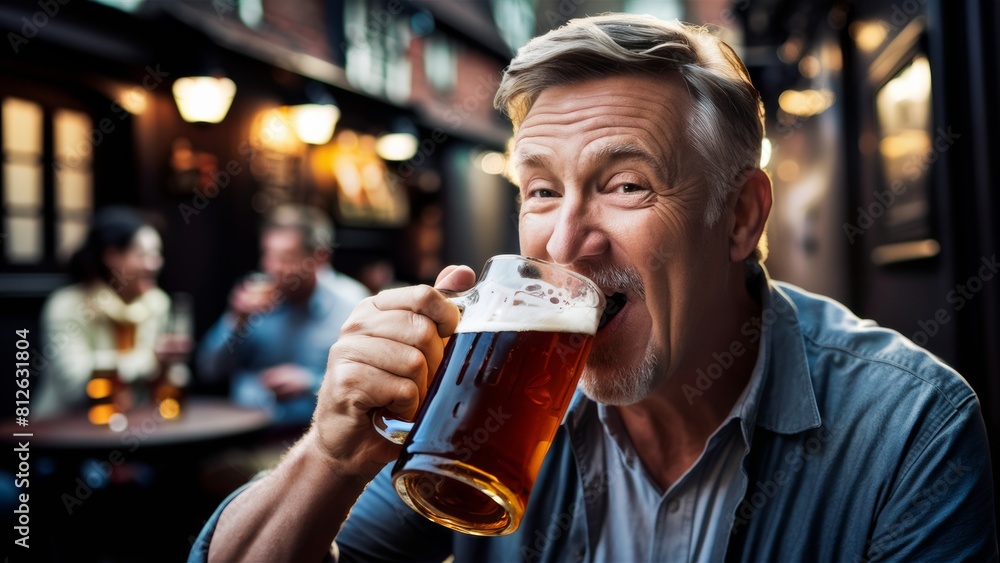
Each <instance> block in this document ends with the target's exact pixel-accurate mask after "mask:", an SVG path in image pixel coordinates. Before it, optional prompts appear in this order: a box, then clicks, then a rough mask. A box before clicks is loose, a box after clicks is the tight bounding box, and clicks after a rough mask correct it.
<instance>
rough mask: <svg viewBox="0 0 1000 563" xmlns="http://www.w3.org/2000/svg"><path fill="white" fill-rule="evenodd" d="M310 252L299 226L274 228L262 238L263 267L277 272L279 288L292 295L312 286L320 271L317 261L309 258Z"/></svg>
mask: <svg viewBox="0 0 1000 563" xmlns="http://www.w3.org/2000/svg"><path fill="white" fill-rule="evenodd" d="M307 258H309V254H308V253H307V252H306V249H305V245H304V244H303V241H302V234H301V233H299V231H297V230H295V229H271V230H268V231H266V232H265V233H264V236H263V238H262V240H261V268H262V269H263V270H264V271H265V272H267V273H268V274H271V275H272V276H274V280H275V282H276V283H277V285H278V288H279V289H280V290H281V291H283V292H285V293H287V294H291V295H296V294H298V293H299V292H301V291H303V290H304V289H306V288H308V289H309V290H310V291H311V290H312V280H313V277H314V276H315V275H316V271H315V263H312V264H311V265H312V267H308V266H309V265H310V264H309V263H308V262H307Z"/></svg>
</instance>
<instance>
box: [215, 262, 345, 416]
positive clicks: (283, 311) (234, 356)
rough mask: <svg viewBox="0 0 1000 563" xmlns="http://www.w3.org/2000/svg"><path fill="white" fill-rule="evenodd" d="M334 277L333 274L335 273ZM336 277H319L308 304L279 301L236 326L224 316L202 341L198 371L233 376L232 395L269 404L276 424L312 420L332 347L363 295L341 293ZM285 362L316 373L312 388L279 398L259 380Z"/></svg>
mask: <svg viewBox="0 0 1000 563" xmlns="http://www.w3.org/2000/svg"><path fill="white" fill-rule="evenodd" d="M331 275H332V272H331ZM332 280H333V278H332V277H327V276H320V275H317V283H316V289H315V290H313V293H312V295H311V296H310V297H309V299H308V300H306V301H304V302H292V301H289V300H287V299H281V298H279V299H278V300H276V301H275V303H274V306H273V308H271V309H270V310H268V311H265V312H264V313H263V314H260V315H251V316H250V318H249V319H248V320H247V322H246V323H245V324H244V326H242V327H240V328H236V327H235V325H234V323H233V320H232V319H231V318H229V316H228V315H226V316H223V317H222V318H221V319H219V321H218V322H217V323H216V324H215V325H214V326H213V327H212V328H211V329H210V330H209V331H208V333H207V334H206V335H205V337H204V338H203V339H202V342H201V345H200V347H199V351H198V358H197V359H198V363H197V366H198V374H199V376H200V377H202V378H203V379H205V380H206V381H219V380H221V379H223V378H225V377H229V379H230V398H231V399H232V400H233V401H234V402H235V403H237V404H239V405H243V406H246V407H251V408H264V409H267V410H269V411H270V412H271V415H272V420H274V421H275V422H276V423H285V422H289V423H308V422H309V420H310V419H311V418H312V412H313V410H314V409H315V407H316V395H315V393H316V391H318V390H319V387H320V384H321V383H322V382H323V375H324V373H325V372H326V360H327V356H328V355H329V352H330V346H332V345H333V343H334V342H336V341H337V337H338V336H339V335H340V328H341V326H342V325H343V324H344V321H346V320H347V317H348V316H350V314H351V312H352V311H353V310H354V307H355V306H356V305H357V303H358V301H360V299H361V295H360V294H356V295H352V296H351V297H345V296H344V295H343V294H342V293H340V292H338V291H337V287H336V286H335V285H334V283H333V281H332ZM281 364H296V365H298V366H300V367H302V368H304V369H305V370H306V371H307V372H308V373H309V375H310V377H311V392H310V393H308V394H307V395H305V396H300V397H296V398H293V399H289V400H285V401H280V402H279V401H276V400H275V398H274V395H273V394H272V393H271V392H270V391H269V390H268V389H266V388H265V387H264V386H262V385H261V384H260V382H259V379H258V377H259V375H260V373H261V372H262V371H263V370H265V369H267V368H270V367H274V366H277V365H281Z"/></svg>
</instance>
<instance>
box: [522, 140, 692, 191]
mask: <svg viewBox="0 0 1000 563" xmlns="http://www.w3.org/2000/svg"><path fill="white" fill-rule="evenodd" d="M593 158H594V160H596V161H597V162H599V163H609V162H611V163H613V162H619V161H624V160H637V161H640V162H642V163H643V164H645V165H646V166H647V167H649V168H651V169H652V170H653V172H654V173H655V174H656V175H657V176H659V177H660V178H662V179H664V180H665V181H667V182H668V183H671V181H672V179H673V177H672V174H671V170H670V169H669V168H668V167H667V166H666V165H665V163H664V162H663V161H662V160H661V159H660V158H658V157H657V156H656V155H654V154H652V153H650V152H649V151H647V150H646V149H644V148H642V147H640V146H639V145H636V144H633V143H617V144H613V145H604V146H602V147H599V148H598V149H597V151H596V152H595V153H594V157H593ZM550 160H551V157H550V156H549V155H547V154H545V153H540V152H522V153H515V155H514V159H513V165H512V166H511V175H512V176H513V175H514V171H516V170H517V169H519V168H522V167H528V168H548V167H549V166H548V163H549V161H550Z"/></svg>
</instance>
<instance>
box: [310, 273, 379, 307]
mask: <svg viewBox="0 0 1000 563" xmlns="http://www.w3.org/2000/svg"><path fill="white" fill-rule="evenodd" d="M321 280H322V281H323V282H324V284H325V285H326V286H327V287H329V288H330V289H331V290H333V291H334V292H335V293H337V295H339V296H340V297H341V298H343V299H345V300H347V301H350V302H351V304H352V305H356V304H357V303H359V302H360V301H361V300H363V299H365V298H366V297H370V296H371V292H370V291H368V288H367V287H365V285H364V284H363V283H361V282H359V281H358V280H356V279H354V278H352V277H350V276H348V275H346V274H343V273H341V272H338V271H337V270H330V271H328V272H327V273H326V274H325V275H324V276H322V278H321Z"/></svg>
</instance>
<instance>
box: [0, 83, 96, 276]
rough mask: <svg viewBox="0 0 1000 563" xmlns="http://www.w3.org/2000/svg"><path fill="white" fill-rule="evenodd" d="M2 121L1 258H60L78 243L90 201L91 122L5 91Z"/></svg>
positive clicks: (42, 261)
mask: <svg viewBox="0 0 1000 563" xmlns="http://www.w3.org/2000/svg"><path fill="white" fill-rule="evenodd" d="M0 123H2V130H3V133H2V135H0V149H2V155H3V156H2V167H3V174H2V176H0V177H2V180H0V189H2V193H3V198H2V201H3V209H2V213H3V223H2V225H3V227H2V229H3V232H2V234H0V237H2V241H0V243H2V252H0V263H2V264H9V265H12V266H24V267H29V266H55V265H56V264H57V263H65V262H66V261H67V260H68V258H69V256H70V255H71V254H72V252H73V251H74V250H75V249H76V248H77V247H78V246H79V245H80V244H81V243H82V242H83V237H84V236H85V233H86V229H87V223H88V221H89V218H90V213H91V209H92V207H93V199H94V198H93V193H92V192H93V172H92V170H93V165H92V158H93V155H92V152H93V145H92V144H91V142H90V133H91V131H92V121H91V119H90V117H89V116H87V115H86V114H84V113H82V112H79V111H75V110H68V109H55V110H48V109H46V108H44V107H43V106H42V105H41V104H39V103H37V102H34V101H32V100H28V99H25V98H20V97H12V96H8V97H3V98H2V100H0ZM49 186H51V187H49ZM47 217H52V220H51V221H47V219H46V218H47Z"/></svg>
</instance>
